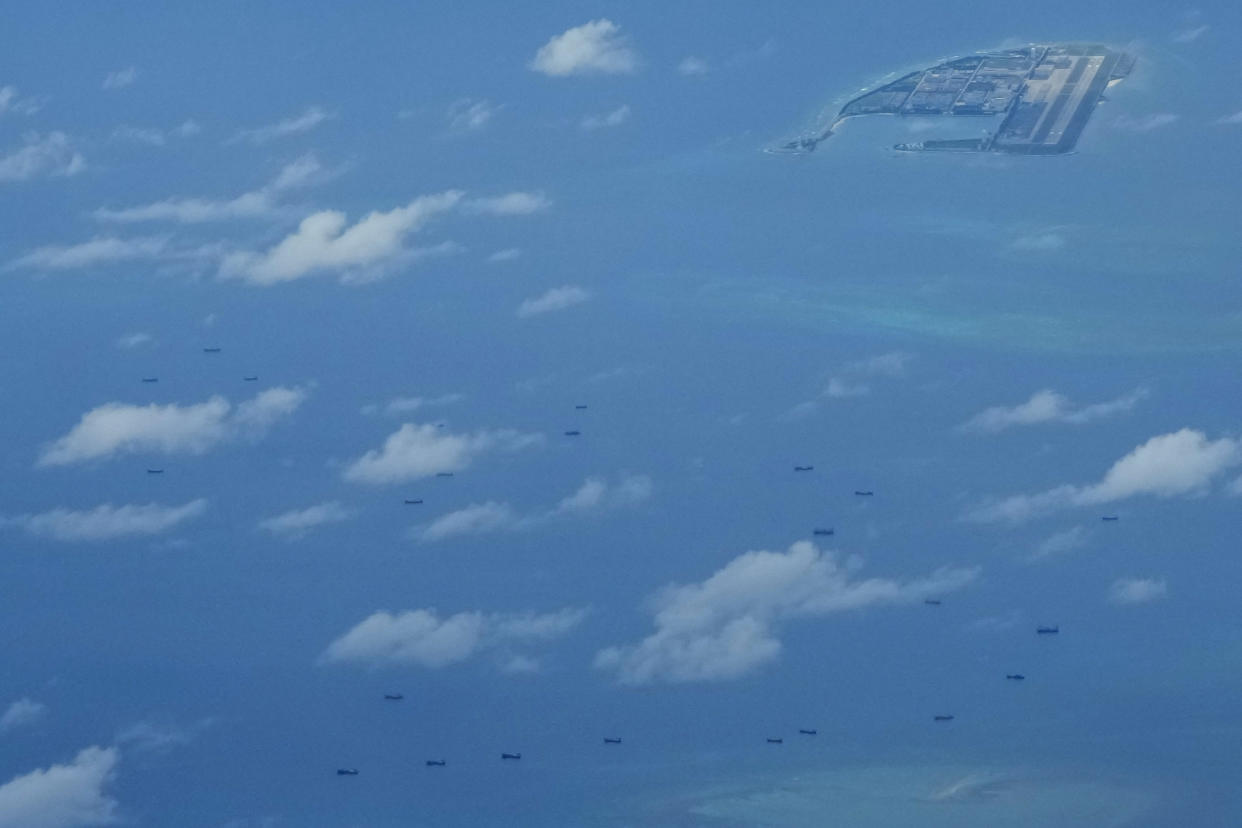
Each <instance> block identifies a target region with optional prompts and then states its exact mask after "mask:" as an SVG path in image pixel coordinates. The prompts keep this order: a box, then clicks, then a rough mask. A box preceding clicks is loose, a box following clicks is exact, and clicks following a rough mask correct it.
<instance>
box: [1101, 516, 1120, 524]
mask: <svg viewBox="0 0 1242 828" xmlns="http://www.w3.org/2000/svg"><path fill="white" fill-rule="evenodd" d="M1100 520H1104V521H1108V522H1109V523H1112V522H1113V521H1116V520H1121V518H1119V517H1117V516H1116V515H1104V516H1103V517H1102V518H1100Z"/></svg>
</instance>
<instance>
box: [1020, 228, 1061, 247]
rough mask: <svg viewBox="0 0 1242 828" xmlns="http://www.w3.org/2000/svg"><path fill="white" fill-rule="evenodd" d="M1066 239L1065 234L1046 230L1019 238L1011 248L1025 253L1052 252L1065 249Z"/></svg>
mask: <svg viewBox="0 0 1242 828" xmlns="http://www.w3.org/2000/svg"><path fill="white" fill-rule="evenodd" d="M1065 244H1066V239H1065V235H1064V234H1063V233H1057V232H1055V231H1052V230H1045V231H1043V232H1038V233H1027V234H1025V235H1021V236H1018V237H1017V238H1015V239H1014V240H1013V241H1012V242H1010V244H1009V247H1010V249H1012V250H1020V251H1024V252H1041V251H1042V252H1051V251H1053V250H1060V249H1061V248H1063V247H1065Z"/></svg>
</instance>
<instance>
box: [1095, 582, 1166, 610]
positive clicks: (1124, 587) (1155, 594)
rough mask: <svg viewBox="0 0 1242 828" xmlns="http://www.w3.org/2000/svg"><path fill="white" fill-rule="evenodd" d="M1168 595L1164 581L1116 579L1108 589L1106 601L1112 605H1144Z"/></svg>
mask: <svg viewBox="0 0 1242 828" xmlns="http://www.w3.org/2000/svg"><path fill="white" fill-rule="evenodd" d="M1166 594H1168V587H1167V585H1166V584H1165V582H1164V579H1163V578H1161V579H1160V580H1155V579H1153V578H1118V579H1117V580H1116V581H1114V582H1113V585H1112V586H1111V587H1109V588H1108V600H1109V602H1110V603H1113V604H1123V605H1124V604H1146V603H1149V602H1151V601H1155V600H1158V599H1160V598H1163V597H1165V595H1166Z"/></svg>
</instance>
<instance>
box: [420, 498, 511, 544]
mask: <svg viewBox="0 0 1242 828" xmlns="http://www.w3.org/2000/svg"><path fill="white" fill-rule="evenodd" d="M517 522H518V516H517V514H516V513H515V512H514V511H513V507H511V506H510V505H509V504H508V503H497V502H495V501H492V500H489V501H488V502H486V503H472V504H470V505H469V506H466V507H465V508H463V509H458V510H457V511H455V512H449V513H448V514H446V515H441V516H440V517H438V518H436V519H435V520H434V521H432V522H431V523H430V524H428V525H427V526H426V527H425V528H423V529H422V530H421V531H420V532H419V533H418V537H419V539H420V540H422V541H424V542H431V541H438V540H444V539H445V538H451V537H455V536H457V535H478V534H484V533H487V532H495V531H498V530H500V529H504V528H508V527H511V526H513V525H514V524H516V523H517Z"/></svg>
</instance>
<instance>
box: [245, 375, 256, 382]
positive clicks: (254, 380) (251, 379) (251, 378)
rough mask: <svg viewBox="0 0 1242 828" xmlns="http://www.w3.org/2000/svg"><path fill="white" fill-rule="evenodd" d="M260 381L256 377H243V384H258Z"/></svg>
mask: <svg viewBox="0 0 1242 828" xmlns="http://www.w3.org/2000/svg"><path fill="white" fill-rule="evenodd" d="M258 381H259V378H258V377H256V376H249V377H242V382H258Z"/></svg>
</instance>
